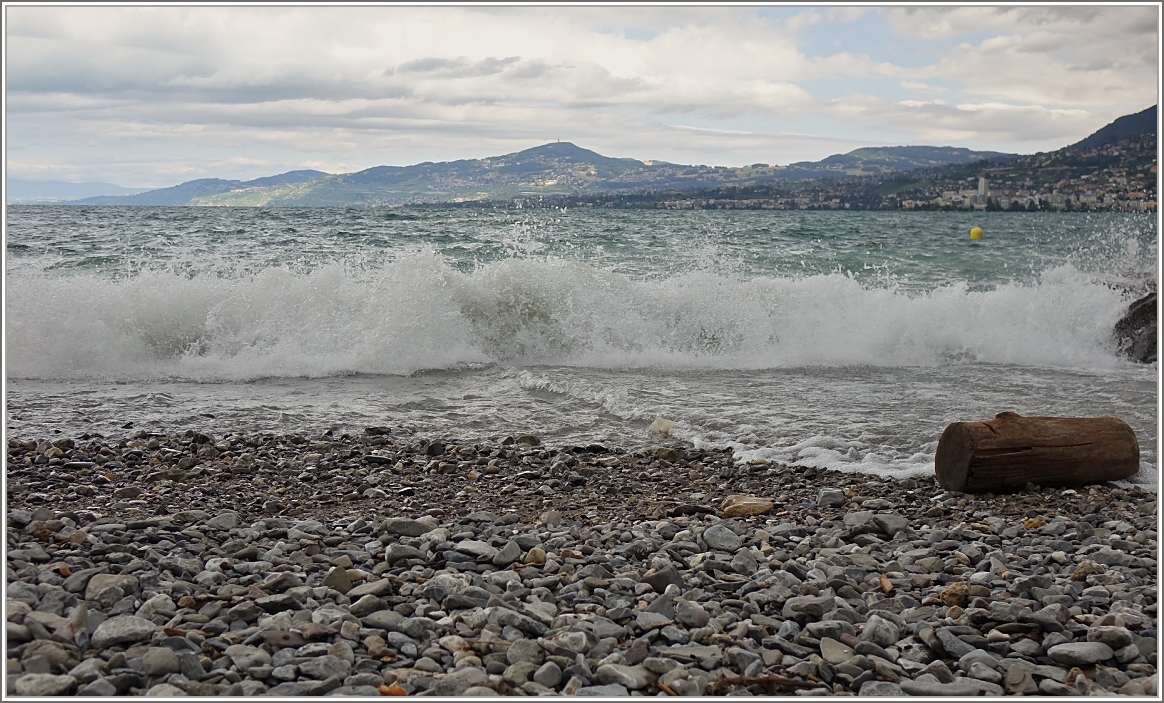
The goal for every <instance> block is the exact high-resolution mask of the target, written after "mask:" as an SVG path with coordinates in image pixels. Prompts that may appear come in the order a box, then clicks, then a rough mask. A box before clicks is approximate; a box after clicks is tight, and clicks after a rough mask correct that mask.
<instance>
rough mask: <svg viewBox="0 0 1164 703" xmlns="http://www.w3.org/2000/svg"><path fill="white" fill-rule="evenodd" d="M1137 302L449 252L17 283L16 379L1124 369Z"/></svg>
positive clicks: (1068, 284) (1099, 287) (1064, 292)
mask: <svg viewBox="0 0 1164 703" xmlns="http://www.w3.org/2000/svg"><path fill="white" fill-rule="evenodd" d="M1126 305H1127V296H1126V294H1124V293H1121V292H1120V291H1119V290H1117V289H1115V288H1113V287H1110V286H1108V285H1104V284H1103V283H1101V282H1099V281H1097V280H1096V279H1095V277H1093V276H1090V275H1088V274H1084V273H1081V272H1080V271H1078V270H1076V269H1074V268H1073V267H1071V266H1062V267H1059V268H1056V269H1053V270H1050V271H1048V272H1046V273H1045V274H1044V275H1043V276H1042V278H1041V280H1040V281H1039V282H1038V283H1037V284H1034V285H1019V284H1006V285H1000V286H998V287H996V288H995V289H993V290H988V291H975V290H970V289H969V286H968V285H967V284H965V283H957V284H952V285H949V286H945V287H941V288H938V289H935V290H933V291H928V292H923V293H918V292H907V291H902V290H895V289H892V288H875V287H870V286H869V285H868V284H863V283H861V282H859V281H857V280H855V279H854V278H852V277H849V276H845V275H842V274H828V275H817V276H807V277H803V278H777V277H754V278H751V279H739V278H734V277H730V276H725V275H718V274H713V273H705V272H690V273H684V274H679V275H675V276H671V277H667V278H662V279H658V280H635V279H632V278H631V277H629V276H626V275H623V274H619V273H614V272H611V271H604V270H601V269H597V268H594V267H590V266H586V265H584V264H580V263H577V262H569V261H563V260H557V259H548V260H546V259H542V260H537V259H511V260H505V261H500V262H495V263H492V264H488V265H485V266H482V267H480V268H478V269H476V270H473V271H469V272H462V271H458V270H456V269H454V268H452V267H450V266H449V265H448V264H447V263H445V262H443V261H442V260H441V259H439V258H438V257H437V256H436V255H434V254H431V253H429V254H413V255H407V256H403V257H401V258H399V259H397V260H395V261H392V262H390V263H387V264H385V265H382V266H379V267H376V268H371V269H362V270H359V271H353V270H351V269H349V268H348V267H346V266H344V265H342V264H339V263H332V264H327V265H324V266H320V267H318V268H315V269H313V270H310V271H293V270H290V269H288V268H282V267H280V268H268V269H265V270H263V271H260V272H258V273H256V274H253V275H248V276H239V277H235V278H222V277H214V276H194V277H190V276H182V275H178V274H175V273H170V272H150V271H146V272H142V273H140V274H138V275H137V276H134V277H132V278H128V279H120V280H110V279H108V278H102V277H98V276H94V275H74V276H69V277H59V276H53V275H48V274H19V275H15V276H12V277H10V278H9V280H8V310H7V319H6V326H7V332H8V340H9V344H8V364H9V366H8V373H9V376H10V377H14V378H71V379H98V378H116V379H119V380H147V379H152V380H158V379H184V380H194V381H222V380H244V379H253V378H266V377H297V376H305V377H322V376H332V375H344V374H352V373H376V374H409V373H413V372H416V371H422V370H428V369H448V368H457V367H459V366H461V365H464V364H470V363H484V362H492V363H501V364H514V365H529V364H554V365H566V366H583V367H602V368H623V367H629V368H641V367H654V368H663V369H667V368H672V369H764V368H780V367H797V366H805V365H810V366H862V365H872V366H919V365H920V366H933V365H942V364H952V363H953V364H959V363H975V362H977V363H1007V364H1024V365H1035V366H1057V367H1066V368H1096V369H1101V368H1112V367H1114V366H1118V365H1119V364H1120V363H1122V362H1120V361H1119V360H1118V359H1116V358H1115V356H1114V346H1113V343H1112V340H1111V329H1112V326H1113V325H1114V323H1115V321H1116V320H1117V319H1118V317H1119V315H1120V313H1121V312H1122V310H1123V308H1124V307H1125V306H1126Z"/></svg>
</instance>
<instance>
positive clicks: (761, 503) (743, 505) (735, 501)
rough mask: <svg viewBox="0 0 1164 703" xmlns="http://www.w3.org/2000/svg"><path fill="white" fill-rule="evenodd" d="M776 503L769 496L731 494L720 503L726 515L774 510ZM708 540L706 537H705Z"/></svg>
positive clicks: (748, 514) (746, 514)
mask: <svg viewBox="0 0 1164 703" xmlns="http://www.w3.org/2000/svg"><path fill="white" fill-rule="evenodd" d="M775 506H776V504H775V503H774V502H773V501H771V500H769V499H768V498H757V497H755V496H745V495H730V496H728V497H727V498H724V500H723V503H722V504H720V510H721V511H722V512H723V514H724V517H748V516H752V515H764V514H765V513H770V512H772V509H773V508H774V507H775ZM704 539H705V540H706V537H705V538H704Z"/></svg>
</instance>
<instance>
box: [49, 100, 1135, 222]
mask: <svg viewBox="0 0 1164 703" xmlns="http://www.w3.org/2000/svg"><path fill="white" fill-rule="evenodd" d="M1155 126H1156V108H1155V106H1153V107H1151V108H1148V109H1147V110H1144V111H1142V112H1139V113H1136V114H1135V115H1128V116H1126V117H1121V118H1119V119H1117V120H1115V121H1114V122H1112V123H1111V124H1109V125H1107V126H1106V127H1104V128H1103V129H1100V130H1099V131H1097V132H1096V133H1095V134H1093V135H1091V136H1089V137H1087V138H1086V139H1084V140H1081V141H1080V142H1077V143H1076V144H1073V145H1071V146H1070V147H1065V148H1064V149H1065V150H1071V149H1076V150H1087V149H1094V148H1095V147H1096V146H1097V145H1104V144H1110V143H1114V142H1116V141H1119V140H1121V139H1126V138H1127V135H1129V134H1137V133H1139V131H1148V130H1149V129H1150V131H1152V132H1153V133H1154V131H1155ZM1060 151H1064V150H1060ZM1031 158H1033V157H1029V156H1019V155H1016V154H1005V153H1001V152H994V151H974V150H971V149H966V148H959V147H948V146H945V147H938V146H898V147H863V148H860V149H855V150H853V151H851V152H848V153H846V154H834V155H832V156H829V157H827V158H825V159H822V160H821V161H812V162H809V161H802V162H797V163H792V164H789V165H787V166H771V165H768V164H762V163H757V164H752V165H750V166H740V167H726V166H692V165H683V164H673V163H668V162H664V161H640V160H638V159H631V158H615V157H609V156H604V155H602V154H599V153H597V152H595V151H592V150H590V149H585V148H583V147H579V146H577V145H576V144H573V143H570V142H551V143H549V144H543V145H541V146H536V147H533V148H530V149H525V150H522V151H518V152H514V153H511V154H504V155H501V156H493V157H488V158H484V159H460V160H457V161H445V162H439V163H434V162H424V163H419V164H414V165H411V166H375V167H372V168H368V169H364V170H362V171H357V172H355V173H343V174H327V173H323V172H322V171H314V170H299V171H289V172H287V173H283V174H278V175H275V176H267V177H264V178H256V179H254V180H250V181H237V180H225V179H218V178H203V179H198V180H193V181H187V182H185V183H181V184H179V185H176V186H172V187H170V188H161V189H157V190H151V191H147V192H144V193H137V194H132V195H112V196H111V195H105V196H99V197H91V198H83V199H79V200H74V201H72V202H71V203H70V204H78V205H217V206H266V207H364V206H373V205H403V204H420V203H442V202H445V203H456V202H472V201H493V202H496V201H503V200H509V199H514V198H523V199H528V198H531V197H532V198H536V197H539V196H549V197H557V196H579V197H588V196H593V195H597V194H601V193H627V192H665V191H666V192H670V191H691V192H695V191H701V190H708V189H720V188H740V189H748V188H764V187H776V186H779V185H780V184H787V183H790V182H799V181H811V180H818V179H837V178H846V177H867V176H872V177H879V176H884V177H886V178H893V177H894V176H893V174H899V175H900V174H904V173H909V172H914V171H917V172H919V173H920V172H932V171H933V170H934V169H939V170H941V169H958V170H964V169H967V168H972V167H973V165H974V164H978V163H983V164H985V163H989V164H991V165H993V166H995V167H997V166H999V165H1003V164H1009V163H1016V164H1017V163H1021V162H1022V161H1023V160H1024V159H1031Z"/></svg>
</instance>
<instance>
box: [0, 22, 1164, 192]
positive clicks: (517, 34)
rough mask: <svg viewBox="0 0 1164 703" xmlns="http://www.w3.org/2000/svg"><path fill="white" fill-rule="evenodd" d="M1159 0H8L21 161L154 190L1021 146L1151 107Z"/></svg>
mask: <svg viewBox="0 0 1164 703" xmlns="http://www.w3.org/2000/svg"><path fill="white" fill-rule="evenodd" d="M1160 12H1161V9H1160V5H1159V4H1158V3H1140V4H1128V5H1109V4H1103V5H1099V4H1095V5H1070V6H1046V5H1033V4H1032V5H1011V6H981V5H979V6H974V5H937V6H918V5H913V6H896V7H895V6H874V5H864V6H826V5H818V6H806V5H798V6H792V5H747V6H732V7H718V6H694V5H651V6H641V5H640V6H632V5H602V6H596V5H589V6H581V5H579V6H571V7H563V6H541V7H525V6H513V5H509V6H487V5H463V6H450V5H441V6H427V7H417V6H402V5H358V4H357V5H349V6H344V7H332V6H322V5H285V6H274V5H268V6H252V7H237V6H210V5H202V6H198V5H157V6H135V7H126V6H112V5H100V4H92V5H72V6H58V7H46V6H40V5H22V4H18V3H6V4H5V6H4V37H5V66H4V67H5V91H4V96H5V106H4V108H5V124H6V141H5V164H6V171H7V176H8V177H9V178H22V179H29V180H63V181H72V182H83V181H104V182H109V183H115V184H117V185H121V186H128V187H163V186H169V185H174V184H176V183H180V182H183V181H187V180H191V179H195V178H206V177H217V178H232V179H243V180H245V179H250V178H257V177H261V176H267V175H272V174H276V173H282V172H285V171H289V170H293V169H300V168H313V169H318V170H321V171H326V172H328V173H348V172H353V171H358V170H361V169H365V168H370V167H372V166H379V165H396V166H403V165H409V164H414V163H419V162H423V161H449V160H454V159H461V158H482V157H487V156H494V155H499V154H507V153H512V152H515V151H520V150H522V149H526V148H530V147H533V146H537V145H540V144H544V143H546V142H551V141H556V140H561V141H569V142H573V143H575V144H577V145H579V146H582V147H585V148H588V149H593V150H595V151H597V152H599V153H601V154H604V155H607V156H615V157H631V158H636V159H643V160H647V159H656V160H662V161H670V162H673V163H683V164H707V165H723V166H740V165H744V164H751V163H768V164H788V163H793V162H796V161H815V160H819V159H822V158H824V157H826V156H829V155H831V154H836V153H844V152H848V151H851V150H853V149H855V148H858V147H862V146H896V145H914V144H927V145H936V146H960V147H969V148H972V149H979V150H993V151H1002V152H1010V153H1022V154H1030V153H1035V152H1038V151H1048V150H1053V149H1057V148H1059V147H1062V146H1066V145H1067V144H1070V143H1072V142H1075V141H1078V140H1079V139H1082V138H1084V137H1086V136H1087V135H1089V134H1091V133H1092V132H1094V131H1095V130H1097V129H1099V128H1101V127H1103V126H1104V125H1105V124H1107V123H1109V122H1111V121H1112V120H1114V119H1115V118H1117V117H1120V116H1122V115H1126V114H1130V113H1134V112H1138V111H1140V110H1142V109H1144V108H1146V107H1150V106H1151V105H1154V104H1156V102H1157V100H1158V94H1159V88H1160V74H1159V67H1160V60H1159V55H1158V52H1159V46H1160V36H1159V30H1160Z"/></svg>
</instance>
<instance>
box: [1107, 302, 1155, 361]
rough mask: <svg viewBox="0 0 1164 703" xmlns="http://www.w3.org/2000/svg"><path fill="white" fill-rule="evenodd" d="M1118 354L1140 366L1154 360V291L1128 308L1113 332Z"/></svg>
mask: <svg viewBox="0 0 1164 703" xmlns="http://www.w3.org/2000/svg"><path fill="white" fill-rule="evenodd" d="M1113 334H1114V336H1115V340H1116V344H1117V345H1118V346H1119V351H1120V354H1122V355H1123V356H1126V357H1127V358H1129V359H1131V360H1132V361H1136V362H1139V363H1141V364H1150V363H1152V362H1153V361H1155V360H1156V291H1152V292H1151V293H1149V294H1147V295H1145V296H1144V297H1143V298H1140V299H1139V300H1137V301H1136V302H1134V303H1132V304H1131V305H1129V306H1128V309H1127V312H1125V313H1124V316H1123V317H1121V318H1120V319H1119V321H1118V322H1116V324H1115V330H1114V332H1113Z"/></svg>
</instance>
